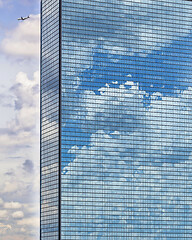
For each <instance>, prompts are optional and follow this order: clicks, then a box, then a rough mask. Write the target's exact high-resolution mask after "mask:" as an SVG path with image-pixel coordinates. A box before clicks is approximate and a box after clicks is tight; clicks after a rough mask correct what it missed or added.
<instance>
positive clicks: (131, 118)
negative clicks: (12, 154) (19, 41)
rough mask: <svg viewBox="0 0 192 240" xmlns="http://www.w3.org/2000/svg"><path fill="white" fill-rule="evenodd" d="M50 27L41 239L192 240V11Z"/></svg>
mask: <svg viewBox="0 0 192 240" xmlns="http://www.w3.org/2000/svg"><path fill="white" fill-rule="evenodd" d="M41 16H42V35H41V47H42V48H41V239H42V240H44V239H46V240H49V239H51V240H59V239H60V240H64V239H67V240H71V239H75V240H78V239H80V240H120V239H122V240H125V239H134V240H140V239H141V240H144V239H154V240H157V239H166V240H167V239H192V78H191V76H192V61H191V55H192V32H191V29H192V2H191V1H185V0H177V1H175V0H42V15H41Z"/></svg>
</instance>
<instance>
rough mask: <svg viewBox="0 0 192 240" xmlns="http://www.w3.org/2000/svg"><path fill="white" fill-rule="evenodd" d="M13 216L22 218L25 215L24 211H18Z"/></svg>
mask: <svg viewBox="0 0 192 240" xmlns="http://www.w3.org/2000/svg"><path fill="white" fill-rule="evenodd" d="M12 217H13V218H15V219H20V218H23V217H24V213H23V212H22V211H17V212H14V213H13V214H12Z"/></svg>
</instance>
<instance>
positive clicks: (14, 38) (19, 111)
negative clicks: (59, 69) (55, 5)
mask: <svg viewBox="0 0 192 240" xmlns="http://www.w3.org/2000/svg"><path fill="white" fill-rule="evenodd" d="M39 12H40V1H39V0H34V1H29V0H18V1H13V0H6V1H5V0H0V66H1V67H0V69H1V70H0V73H1V74H0V98H1V101H0V112H1V118H0V152H1V153H0V165H1V169H0V178H1V183H0V239H2V240H12V239H15V240H17V239H19V240H24V239H25V240H33V239H37V238H38V231H39V209H38V208H39V38H40V26H39ZM28 15H30V16H31V18H30V19H29V20H28V21H25V22H19V21H17V18H18V17H21V16H28Z"/></svg>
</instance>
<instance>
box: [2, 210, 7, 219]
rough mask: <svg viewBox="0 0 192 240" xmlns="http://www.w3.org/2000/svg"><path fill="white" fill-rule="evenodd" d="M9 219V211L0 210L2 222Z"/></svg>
mask: <svg viewBox="0 0 192 240" xmlns="http://www.w3.org/2000/svg"><path fill="white" fill-rule="evenodd" d="M7 217H8V212H7V210H0V220H2V219H4V218H7Z"/></svg>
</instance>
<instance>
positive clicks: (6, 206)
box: [4, 202, 22, 209]
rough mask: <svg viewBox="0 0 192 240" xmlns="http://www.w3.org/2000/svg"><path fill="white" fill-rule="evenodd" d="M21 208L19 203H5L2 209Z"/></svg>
mask: <svg viewBox="0 0 192 240" xmlns="http://www.w3.org/2000/svg"><path fill="white" fill-rule="evenodd" d="M21 207H22V205H21V203H19V202H6V203H5V204H4V208H7V209H19V208H21Z"/></svg>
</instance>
